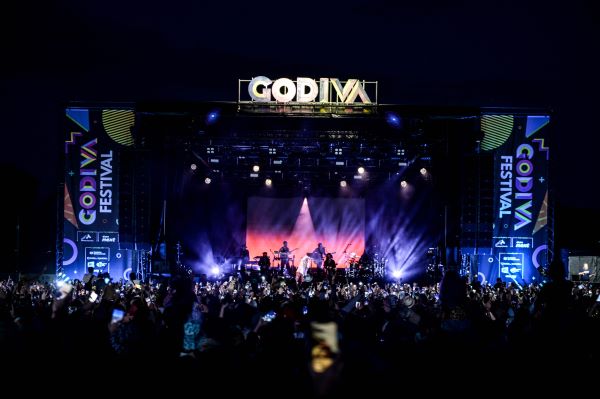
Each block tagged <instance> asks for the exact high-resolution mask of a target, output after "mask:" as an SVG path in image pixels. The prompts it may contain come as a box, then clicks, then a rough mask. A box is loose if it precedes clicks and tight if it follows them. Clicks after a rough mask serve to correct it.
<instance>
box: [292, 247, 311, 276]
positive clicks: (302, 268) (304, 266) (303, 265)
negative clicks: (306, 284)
mask: <svg viewBox="0 0 600 399" xmlns="http://www.w3.org/2000/svg"><path fill="white" fill-rule="evenodd" d="M311 255H312V254H311V253H310V252H307V253H306V255H305V256H303V257H302V259H300V264H299V265H298V269H297V270H296V282H297V283H298V284H301V283H302V282H303V281H304V276H306V273H308V268H309V267H310V262H312V256H311Z"/></svg>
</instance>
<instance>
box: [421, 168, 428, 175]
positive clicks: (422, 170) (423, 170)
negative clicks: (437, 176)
mask: <svg viewBox="0 0 600 399" xmlns="http://www.w3.org/2000/svg"><path fill="white" fill-rule="evenodd" d="M420 172H421V174H422V175H423V176H425V175H426V174H427V169H425V168H421V170H420Z"/></svg>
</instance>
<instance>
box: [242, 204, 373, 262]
mask: <svg viewBox="0 0 600 399" xmlns="http://www.w3.org/2000/svg"><path fill="white" fill-rule="evenodd" d="M247 215H248V216H247V217H248V219H247V225H246V226H247V227H246V245H247V246H248V249H249V251H250V256H251V257H254V256H259V255H260V254H261V253H262V252H268V253H269V256H270V257H273V252H274V251H278V250H279V248H281V246H282V245H283V241H287V242H288V247H289V248H290V250H295V251H294V252H293V254H292V255H295V265H296V266H297V265H298V261H299V260H300V258H301V257H302V256H304V255H306V253H308V252H312V251H313V250H314V249H315V248H316V247H317V245H318V243H323V246H324V247H325V249H326V251H327V252H331V253H334V255H333V258H334V259H335V261H336V262H337V263H338V264H339V266H340V267H345V266H346V264H347V260H348V256H350V255H351V254H353V253H354V254H357V255H358V256H360V255H362V254H363V252H364V249H365V200H364V199H361V198H322V197H310V198H308V199H307V198H300V197H298V198H269V197H250V198H248V211H247ZM290 260H291V258H290Z"/></svg>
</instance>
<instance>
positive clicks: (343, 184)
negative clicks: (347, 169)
mask: <svg viewBox="0 0 600 399" xmlns="http://www.w3.org/2000/svg"><path fill="white" fill-rule="evenodd" d="M347 185H348V183H346V180H342V181H341V182H340V186H341V187H346V186H347Z"/></svg>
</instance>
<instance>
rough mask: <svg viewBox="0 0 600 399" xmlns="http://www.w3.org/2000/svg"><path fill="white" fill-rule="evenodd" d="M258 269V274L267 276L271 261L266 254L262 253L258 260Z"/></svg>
mask: <svg viewBox="0 0 600 399" xmlns="http://www.w3.org/2000/svg"><path fill="white" fill-rule="evenodd" d="M258 267H260V273H261V274H263V275H265V276H266V275H267V274H268V273H269V267H271V259H270V258H269V255H268V254H267V253H266V252H263V253H262V256H261V257H260V259H259V260H258Z"/></svg>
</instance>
